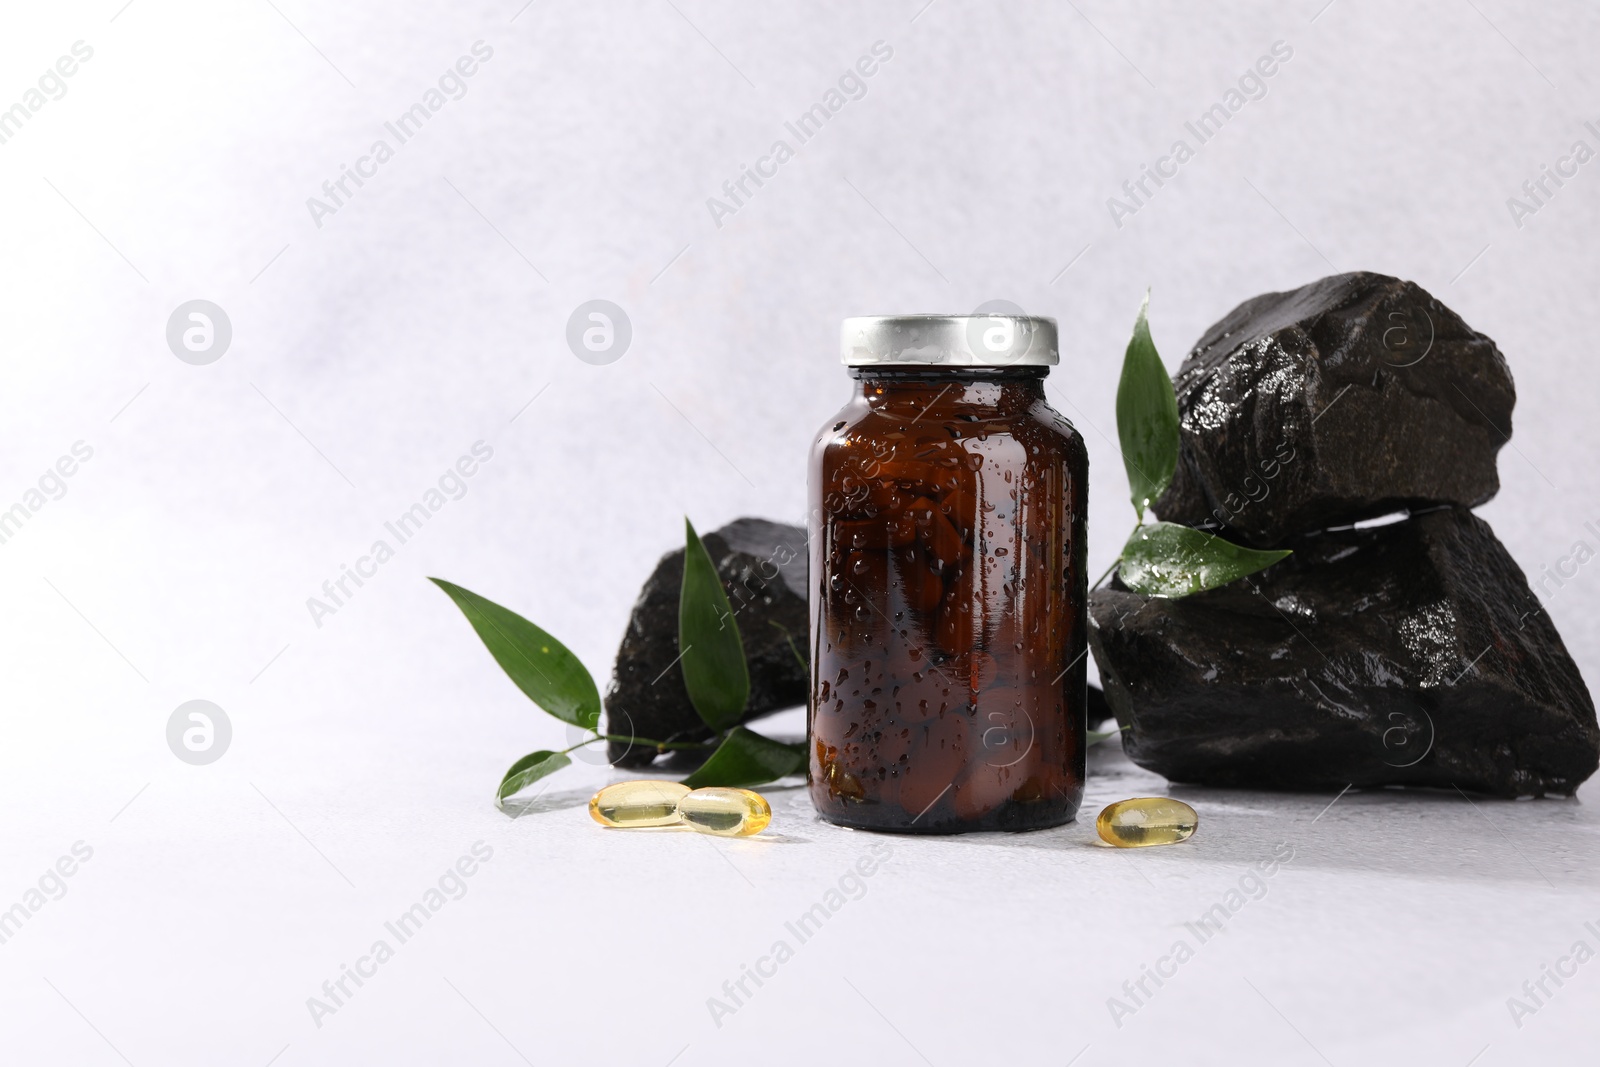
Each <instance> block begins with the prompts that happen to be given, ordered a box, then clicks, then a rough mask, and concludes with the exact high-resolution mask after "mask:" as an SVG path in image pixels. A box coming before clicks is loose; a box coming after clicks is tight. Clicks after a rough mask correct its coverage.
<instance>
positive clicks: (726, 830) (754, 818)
mask: <svg viewBox="0 0 1600 1067" xmlns="http://www.w3.org/2000/svg"><path fill="white" fill-rule="evenodd" d="M678 817H679V818H680V819H682V820H683V823H684V825H685V826H688V827H690V828H692V829H695V830H699V831H700V832H701V833H703V834H716V835H718V836H719V837H749V836H750V835H751V834H759V833H760V832H761V831H763V830H765V829H766V828H767V827H768V826H769V825H770V824H771V823H772V805H770V804H768V803H767V798H766V797H764V796H762V795H761V794H760V793H752V792H751V791H750V790H748V789H728V788H724V787H721V786H713V787H708V788H705V789H696V790H694V791H693V792H691V793H689V794H688V795H687V796H684V797H683V798H681V799H680V800H679V801H678Z"/></svg>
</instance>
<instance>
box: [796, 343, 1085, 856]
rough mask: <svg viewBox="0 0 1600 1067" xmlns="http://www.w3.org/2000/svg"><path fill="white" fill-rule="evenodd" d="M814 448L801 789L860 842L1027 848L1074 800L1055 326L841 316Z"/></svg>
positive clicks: (1080, 666)
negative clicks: (970, 836) (1047, 383)
mask: <svg viewBox="0 0 1600 1067" xmlns="http://www.w3.org/2000/svg"><path fill="white" fill-rule="evenodd" d="M844 362H845V363H846V364H847V365H848V366H849V367H850V374H851V377H853V378H854V379H855V389H854V395H853V396H852V398H851V399H850V402H849V403H848V404H846V405H845V407H844V409H843V410H841V411H840V412H839V413H838V414H837V415H835V416H834V417H833V418H832V419H830V420H829V422H828V424H827V425H826V426H825V427H824V428H823V431H822V433H821V434H820V435H819V436H818V438H817V441H816V443H815V445H814V446H813V447H812V451H811V465H810V496H811V500H810V507H811V510H810V515H811V538H810V548H811V598H810V599H811V634H810V643H811V701H810V709H809V711H810V714H809V719H808V723H809V731H808V739H809V745H808V747H809V749H810V768H809V781H810V790H811V798H812V802H813V803H814V804H815V805H816V808H817V811H818V812H820V813H821V814H822V816H823V817H824V818H826V819H828V820H830V821H832V822H836V823H839V824H841V825H844V826H853V827H859V828H863V829H872V830H892V831H902V832H909V833H961V832H965V831H970V830H1027V829H1035V828H1039V827H1045V826H1055V825H1057V824H1059V823H1063V822H1068V821H1070V820H1071V819H1072V818H1073V816H1074V815H1075V814H1076V812H1077V809H1078V804H1079V802H1080V800H1081V799H1082V797H1083V778H1084V733H1085V714H1086V703H1085V701H1086V692H1085V685H1086V673H1085V671H1086V664H1085V656H1084V652H1085V639H1086V634H1085V606H1086V602H1087V587H1086V580H1085V574H1084V564H1085V547H1086V542H1085V534H1084V519H1085V514H1086V509H1087V487H1088V474H1089V470H1088V456H1087V453H1086V452H1085V450H1084V446H1083V440H1082V438H1081V437H1079V436H1078V434H1077V432H1076V431H1075V430H1074V429H1073V428H1072V425H1071V424H1070V423H1069V422H1067V420H1066V419H1064V418H1063V417H1062V416H1061V415H1059V414H1058V413H1057V412H1056V411H1054V410H1053V409H1052V408H1051V407H1050V406H1049V405H1048V404H1047V403H1046V402H1045V395H1044V377H1045V375H1046V374H1047V373H1048V372H1049V370H1048V368H1049V366H1050V365H1052V364H1054V363H1056V362H1057V355H1056V332H1055V323H1054V321H1053V320H1050V319H1041V318H1025V317H1021V316H1018V317H1008V316H999V317H983V318H972V317H964V316H931V315H918V316H903V317H895V318H871V319H847V320H845V326H844Z"/></svg>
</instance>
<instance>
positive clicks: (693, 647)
mask: <svg viewBox="0 0 1600 1067" xmlns="http://www.w3.org/2000/svg"><path fill="white" fill-rule="evenodd" d="M683 526H684V530H685V537H684V546H683V591H682V593H681V594H680V595H679V597H678V650H679V653H680V655H681V658H682V662H683V687H684V689H686V690H688V693H689V702H690V703H691V704H693V705H694V710H695V711H697V712H699V713H700V718H702V719H704V720H705V723H706V725H707V726H709V727H711V728H712V729H713V730H718V731H721V730H725V729H727V728H728V727H729V726H732V725H733V724H734V723H736V722H738V721H739V714H740V713H741V712H742V711H744V705H745V702H746V701H747V700H749V699H750V671H749V668H748V667H746V666H745V662H744V644H743V643H742V642H741V641H740V640H739V624H738V623H736V622H734V620H733V608H732V607H730V606H729V604H728V594H727V593H725V592H723V590H722V579H721V578H719V577H718V576H717V568H716V565H715V564H713V563H712V562H711V554H710V553H709V552H707V551H706V546H705V545H703V544H701V543H700V538H699V536H698V535H697V534H696V533H695V532H694V524H693V523H691V522H690V521H689V520H688V519H684V520H683Z"/></svg>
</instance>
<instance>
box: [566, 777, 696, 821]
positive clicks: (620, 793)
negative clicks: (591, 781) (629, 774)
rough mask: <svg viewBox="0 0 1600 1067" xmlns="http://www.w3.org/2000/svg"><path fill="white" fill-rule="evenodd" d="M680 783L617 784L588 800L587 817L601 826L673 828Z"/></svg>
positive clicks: (681, 790)
mask: <svg viewBox="0 0 1600 1067" xmlns="http://www.w3.org/2000/svg"><path fill="white" fill-rule="evenodd" d="M688 792H689V787H688V786H686V785H684V784H683V783H682V782H657V781H651V780H648V779H646V780H644V781H639V782H618V783H617V784H616V785H608V786H606V787H605V788H604V789H602V790H600V792H598V793H596V794H595V795H594V796H592V797H590V798H589V814H590V816H592V817H593V818H594V821H595V822H597V823H599V824H600V825H601V826H676V825H678V822H679V821H680V820H679V818H678V801H680V800H682V799H683V798H684V796H686V795H687V794H688Z"/></svg>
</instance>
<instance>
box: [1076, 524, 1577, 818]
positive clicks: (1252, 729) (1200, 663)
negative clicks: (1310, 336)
mask: <svg viewBox="0 0 1600 1067" xmlns="http://www.w3.org/2000/svg"><path fill="white" fill-rule="evenodd" d="M1292 544H1293V547H1294V550H1295V553H1294V555H1292V556H1290V557H1289V558H1288V559H1286V560H1284V561H1283V562H1282V563H1278V564H1276V565H1274V566H1273V567H1271V568H1270V569H1268V570H1266V571H1263V572H1261V573H1260V574H1258V575H1253V576H1251V577H1249V578H1246V579H1243V580H1242V581H1238V582H1234V583H1232V584H1230V585H1227V586H1224V587H1222V588H1220V589H1215V590H1212V591H1210V592H1206V593H1200V594H1197V595H1195V596H1191V597H1187V598H1184V599H1181V600H1163V599H1156V598H1152V597H1144V596H1140V595H1138V594H1135V593H1130V592H1124V591H1120V590H1116V589H1105V588H1103V589H1101V590H1099V591H1098V592H1096V593H1095V594H1094V595H1093V597H1092V598H1091V604H1090V627H1089V640H1090V646H1091V648H1092V649H1093V650H1094V655H1095V659H1096V660H1097V661H1098V663H1099V665H1100V677H1101V681H1102V683H1103V684H1104V686H1105V689H1106V697H1107V699H1108V700H1109V702H1110V704H1111V707H1112V709H1113V710H1114V711H1115V712H1116V714H1117V718H1118V720H1119V721H1120V722H1121V723H1122V725H1124V726H1129V727H1131V729H1129V730H1128V731H1127V732H1126V733H1124V734H1123V744H1124V747H1125V748H1126V750H1127V753H1128V755H1129V756H1130V758H1132V759H1133V761H1134V762H1135V763H1138V764H1139V765H1140V766H1142V767H1146V768H1148V769H1150V770H1153V771H1156V772H1157V773H1159V774H1163V775H1165V776H1166V777H1167V778H1169V779H1171V780H1173V781H1177V782H1190V783H1198V784H1205V785H1215V786H1245V787H1261V788H1277V789H1303V790H1338V789H1342V788H1343V787H1344V786H1346V785H1348V784H1354V785H1356V786H1379V785H1389V784H1404V785H1416V786H1436V787H1439V788H1442V789H1453V788H1455V787H1460V788H1461V789H1463V790H1467V791H1471V792H1479V793H1490V794H1498V795H1501V796H1507V797H1512V796H1528V795H1532V796H1542V795H1545V794H1547V793H1554V794H1563V795H1567V794H1571V793H1572V792H1573V791H1574V790H1575V789H1576V788H1577V787H1578V785H1579V784H1580V783H1581V782H1583V781H1584V779H1586V778H1588V777H1589V775H1591V774H1592V773H1594V770H1595V768H1596V765H1597V763H1600V728H1597V726H1596V723H1595V709H1594V702H1593V700H1592V699H1591V698H1590V695H1589V691H1588V689H1587V687H1586V686H1585V685H1584V682H1583V679H1582V677H1581V676H1580V675H1579V673H1578V669H1577V666H1576V665H1575V664H1574V663H1573V662H1572V658H1571V657H1570V656H1569V655H1568V654H1567V650H1566V647H1565V646H1564V645H1563V644H1562V643H1561V637H1560V635H1559V634H1557V633H1556V630H1555V627H1554V626H1553V625H1552V624H1551V622H1550V619H1549V617H1548V616H1547V615H1546V614H1545V613H1544V612H1543V611H1542V610H1541V608H1540V603H1539V599H1538V598H1537V597H1536V596H1535V595H1534V593H1533V591H1532V590H1530V589H1529V587H1528V583H1527V580H1526V578H1524V576H1523V573H1522V571H1521V570H1520V569H1519V568H1518V567H1517V565H1516V563H1515V562H1514V561H1513V560H1512V559H1511V557H1510V555H1509V554H1508V553H1507V552H1506V550H1505V548H1504V546H1502V545H1501V544H1500V542H1499V541H1498V540H1497V539H1496V538H1495V536H1494V532H1493V531H1492V530H1491V529H1490V528H1489V525H1488V524H1487V523H1485V522H1484V521H1483V520H1481V519H1479V518H1477V517H1476V516H1474V515H1473V514H1472V513H1471V512H1469V511H1466V510H1464V509H1457V508H1446V509H1442V510H1439V511H1434V512H1430V513H1427V514H1424V515H1419V516H1416V517H1414V518H1411V519H1408V520H1405V521H1402V522H1396V523H1391V524H1388V525H1384V526H1376V527H1372V528H1368V529H1363V530H1343V531H1334V532H1327V533H1322V534H1317V535H1314V536H1310V537H1306V538H1303V539H1301V540H1299V541H1296V542H1293V543H1292Z"/></svg>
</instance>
